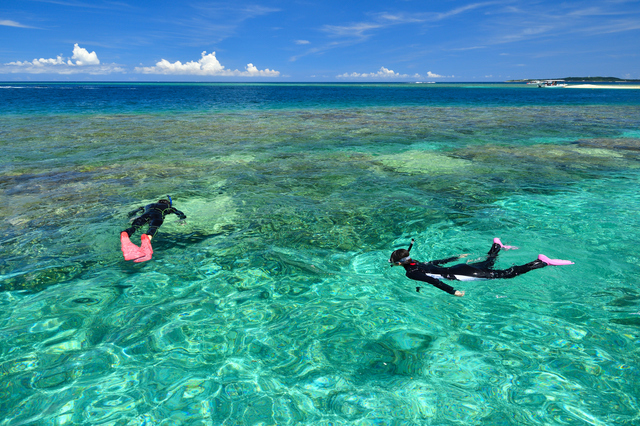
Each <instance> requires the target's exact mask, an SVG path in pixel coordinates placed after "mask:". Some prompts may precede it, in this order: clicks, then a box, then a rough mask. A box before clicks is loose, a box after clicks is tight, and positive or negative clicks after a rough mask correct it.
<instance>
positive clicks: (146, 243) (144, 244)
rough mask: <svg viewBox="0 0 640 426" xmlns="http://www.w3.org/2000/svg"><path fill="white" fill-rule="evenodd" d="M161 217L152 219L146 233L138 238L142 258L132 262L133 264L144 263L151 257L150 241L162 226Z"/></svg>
mask: <svg viewBox="0 0 640 426" xmlns="http://www.w3.org/2000/svg"><path fill="white" fill-rule="evenodd" d="M162 222H163V220H162V217H152V218H151V221H150V223H149V229H148V230H147V232H146V233H144V234H142V236H141V237H140V242H141V244H140V249H141V251H142V252H143V254H144V255H143V256H142V257H140V258H138V259H136V260H134V262H136V263H139V262H146V261H147V260H151V256H152V255H153V247H151V239H152V238H153V236H154V235H155V234H156V232H158V228H160V226H161V225H162Z"/></svg>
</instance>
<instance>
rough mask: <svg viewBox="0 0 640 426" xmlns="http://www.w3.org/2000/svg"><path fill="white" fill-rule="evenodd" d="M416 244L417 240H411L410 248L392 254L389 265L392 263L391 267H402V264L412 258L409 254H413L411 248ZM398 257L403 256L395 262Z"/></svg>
mask: <svg viewBox="0 0 640 426" xmlns="http://www.w3.org/2000/svg"><path fill="white" fill-rule="evenodd" d="M414 242H415V240H414V239H413V238H412V239H411V244H409V248H408V249H406V250H403V249H400V250H396V251H394V252H393V253H391V257H390V258H389V263H391V265H389V266H400V265H402V263H404V262H406V261H407V260H409V259H411V256H409V253H410V252H411V247H413V243H414ZM398 256H402V257H401V258H400V259H398V260H395V261H394V260H393V259H394V257H398Z"/></svg>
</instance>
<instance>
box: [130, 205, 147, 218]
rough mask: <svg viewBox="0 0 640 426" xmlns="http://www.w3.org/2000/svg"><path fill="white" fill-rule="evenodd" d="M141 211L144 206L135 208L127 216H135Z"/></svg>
mask: <svg viewBox="0 0 640 426" xmlns="http://www.w3.org/2000/svg"><path fill="white" fill-rule="evenodd" d="M142 212H144V207H138V208H137V209H135V210H132V211H130V212H129V213H128V214H127V216H129V217H133V216H135V215H137V214H139V213H142Z"/></svg>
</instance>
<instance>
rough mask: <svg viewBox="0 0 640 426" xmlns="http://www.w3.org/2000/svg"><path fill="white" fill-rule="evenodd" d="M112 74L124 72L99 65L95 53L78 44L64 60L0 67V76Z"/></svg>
mask: <svg viewBox="0 0 640 426" xmlns="http://www.w3.org/2000/svg"><path fill="white" fill-rule="evenodd" d="M114 72H118V73H119V72H124V69H123V68H121V67H119V66H117V65H115V64H105V65H101V64H100V59H98V55H97V54H96V52H91V53H89V51H88V50H87V49H85V48H83V47H80V46H79V45H78V43H76V44H74V45H73V56H71V58H68V59H65V58H64V57H63V56H62V55H58V56H56V57H55V58H48V59H45V58H40V59H34V60H32V61H14V62H8V63H5V64H4V66H3V67H0V74H6V73H13V74H15V73H26V74H91V75H104V74H111V73H114Z"/></svg>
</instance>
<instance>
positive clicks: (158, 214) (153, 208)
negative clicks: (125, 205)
mask: <svg viewBox="0 0 640 426" xmlns="http://www.w3.org/2000/svg"><path fill="white" fill-rule="evenodd" d="M140 213H143V214H142V215H141V216H138V217H137V218H135V219H134V221H133V223H132V224H131V228H129V229H126V230H125V232H126V233H127V234H128V235H129V237H131V235H132V234H133V233H134V232H136V231H137V230H138V228H140V227H141V226H143V225H144V224H146V223H148V224H149V229H148V230H147V232H146V234H147V235H150V236H152V237H153V236H154V235H155V234H156V232H157V231H158V228H159V227H160V225H162V223H163V222H164V218H165V216H166V215H168V214H175V215H177V216H178V217H179V218H180V219H186V218H187V216H186V215H185V214H184V213H182V212H181V211H180V210H178V209H176V208H174V207H172V206H171V205H169V204H166V203H153V204H147V205H146V206H144V207H139V208H137V209H136V210H134V211H132V212H129V217H132V216H135V215H137V214H140Z"/></svg>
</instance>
